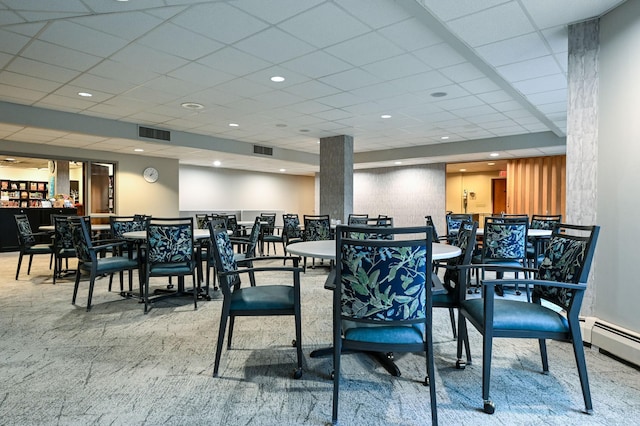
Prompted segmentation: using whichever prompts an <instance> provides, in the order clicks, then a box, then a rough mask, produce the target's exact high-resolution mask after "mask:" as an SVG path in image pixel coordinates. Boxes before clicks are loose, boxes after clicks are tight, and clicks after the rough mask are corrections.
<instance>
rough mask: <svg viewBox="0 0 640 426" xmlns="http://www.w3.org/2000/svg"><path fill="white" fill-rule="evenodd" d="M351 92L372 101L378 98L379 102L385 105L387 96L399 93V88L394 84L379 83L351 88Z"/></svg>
mask: <svg viewBox="0 0 640 426" xmlns="http://www.w3.org/2000/svg"><path fill="white" fill-rule="evenodd" d="M350 93H352V94H354V95H355V96H357V97H359V98H361V99H367V100H370V101H375V100H376V99H378V100H379V103H380V104H381V105H383V104H384V101H385V98H391V97H393V96H395V95H397V94H398V88H397V86H396V85H394V84H390V83H379V84H373V85H371V86H367V87H361V88H359V89H354V90H351V91H350Z"/></svg>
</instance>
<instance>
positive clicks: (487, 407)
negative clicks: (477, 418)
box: [482, 401, 496, 414]
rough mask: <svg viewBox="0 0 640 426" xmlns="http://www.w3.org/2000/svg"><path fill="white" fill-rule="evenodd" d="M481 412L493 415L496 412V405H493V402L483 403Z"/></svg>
mask: <svg viewBox="0 0 640 426" xmlns="http://www.w3.org/2000/svg"><path fill="white" fill-rule="evenodd" d="M482 411H484V412H485V413H487V414H493V413H495V412H496V405H495V404H494V403H493V401H485V402H484V407H483V408H482Z"/></svg>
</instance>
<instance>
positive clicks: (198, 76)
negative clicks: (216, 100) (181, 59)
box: [167, 62, 235, 88]
mask: <svg viewBox="0 0 640 426" xmlns="http://www.w3.org/2000/svg"><path fill="white" fill-rule="evenodd" d="M167 75H168V76H170V77H174V78H177V79H180V80H183V81H184V82H188V83H190V84H191V85H192V86H194V88H195V87H196V86H197V87H198V88H205V87H213V86H217V85H219V84H222V83H226V82H228V81H231V80H234V79H235V76H233V75H231V74H227V73H226V72H222V71H217V70H213V69H211V68H209V67H206V66H204V65H200V64H199V63H197V62H191V63H188V64H186V65H185V66H183V67H180V68H178V69H176V70H174V71H171V72H170V73H168V74H167Z"/></svg>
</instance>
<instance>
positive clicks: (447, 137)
mask: <svg viewBox="0 0 640 426" xmlns="http://www.w3.org/2000/svg"><path fill="white" fill-rule="evenodd" d="M440 139H441V140H443V141H446V140H447V139H449V136H440Z"/></svg>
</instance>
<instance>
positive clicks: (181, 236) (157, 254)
mask: <svg viewBox="0 0 640 426" xmlns="http://www.w3.org/2000/svg"><path fill="white" fill-rule="evenodd" d="M193 247H194V242H193V218H192V217H187V218H152V219H150V220H149V222H148V224H147V255H146V258H147V268H148V269H149V270H150V272H153V269H154V268H155V267H163V266H165V265H169V264H171V265H180V266H185V265H186V266H190V265H191V264H192V263H193V259H194V252H193Z"/></svg>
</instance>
